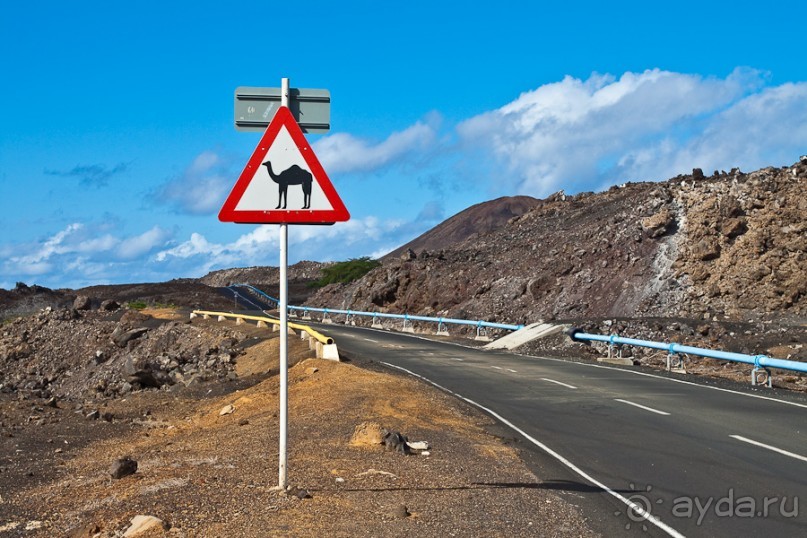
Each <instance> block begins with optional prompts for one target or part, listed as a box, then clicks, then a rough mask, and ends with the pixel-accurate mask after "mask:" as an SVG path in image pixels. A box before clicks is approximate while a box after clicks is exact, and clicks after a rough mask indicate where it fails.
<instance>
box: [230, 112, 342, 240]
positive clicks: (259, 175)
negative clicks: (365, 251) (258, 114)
mask: <svg viewBox="0 0 807 538" xmlns="http://www.w3.org/2000/svg"><path fill="white" fill-rule="evenodd" d="M348 219H350V213H348V211H347V209H346V208H345V204H343V203H342V199H341V198H339V195H338V194H337V193H336V190H335V189H334V188H333V184H331V180H330V179H328V175H327V174H326V173H325V170H323V168H322V165H321V164H320V163H319V160H318V159H317V156H316V155H314V151H313V150H312V149H311V146H310V145H309V144H308V141H307V140H306V139H305V136H304V135H303V132H302V131H301V130H300V126H299V125H297V122H296V121H294V116H292V114H291V111H289V109H288V108H286V107H280V109H279V110H278V111H277V113H276V114H275V117H274V118H273V119H272V122H271V123H270V124H269V127H267V128H266V132H264V134H263V137H261V141H260V142H259V143H258V147H256V148H255V151H254V152H253V153H252V157H250V159H249V161H248V162H247V166H246V167H245V168H244V171H243V172H241V176H240V177H239V178H238V181H236V182H235V186H233V190H232V191H231V192H230V195H229V196H228V197H227V200H225V202H224V205H223V206H222V207H221V211H219V220H220V221H222V222H238V223H249V224H281V223H289V224H333V223H334V222H342V221H346V220H348Z"/></svg>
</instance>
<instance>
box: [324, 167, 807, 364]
mask: <svg viewBox="0 0 807 538" xmlns="http://www.w3.org/2000/svg"><path fill="white" fill-rule="evenodd" d="M805 179H807V162H800V163H796V164H795V165H793V166H789V167H784V168H765V169H763V170H759V171H756V172H752V173H748V174H746V173H742V172H740V171H739V170H736V169H735V170H732V171H731V172H730V173H725V172H715V173H714V174H713V175H711V176H709V177H705V176H704V175H703V174H702V173H701V171H700V170H694V171H693V173H692V174H691V175H686V176H678V177H675V178H672V179H670V180H668V181H665V182H662V183H626V184H624V185H620V186H614V187H612V188H610V189H608V190H607V191H605V192H601V193H597V194H594V193H581V194H578V195H576V196H567V195H565V194H564V193H562V192H561V193H557V194H555V195H552V196H550V197H549V198H547V199H545V200H540V201H539V203H538V204H537V205H536V206H535V207H533V208H532V209H531V210H529V211H527V212H526V213H524V214H523V215H521V216H518V217H514V218H512V219H510V220H509V221H508V222H507V223H506V224H504V225H502V226H500V227H499V228H498V229H495V230H493V231H491V232H490V233H480V234H476V235H473V236H472V237H470V238H469V239H467V240H465V241H464V242H461V243H458V244H444V245H442V246H441V248H439V249H434V250H429V249H424V250H421V251H419V252H404V253H403V254H402V255H401V256H399V257H398V258H394V259H385V260H384V263H383V265H382V266H381V267H378V268H376V269H374V270H373V271H371V272H370V273H368V274H367V275H366V276H365V277H364V278H362V279H361V280H358V281H356V282H353V283H351V284H348V285H329V286H326V287H325V288H323V289H321V290H320V291H319V292H318V293H317V294H316V295H315V296H314V297H312V298H311V299H310V301H309V304H311V305H312V306H314V305H315V306H328V307H330V308H341V309H351V310H364V311H380V312H386V311H389V312H396V313H409V314H418V315H427V316H444V317H453V318H463V319H484V320H487V321H496V322H502V323H532V322H535V321H538V320H541V319H543V320H556V321H558V322H566V323H570V324H575V325H579V324H586V323H587V324H588V325H587V327H588V328H589V330H592V332H599V333H612V332H614V328H616V327H615V326H614V324H615V323H620V324H621V326H620V327H619V328H620V329H622V330H623V331H624V332H622V333H620V334H625V335H626V336H631V337H636V338H647V339H661V340H673V341H682V340H683V341H686V342H687V343H693V344H694V345H698V344H699V343H700V344H703V345H707V346H708V347H723V348H725V347H728V346H736V347H735V348H734V350H736V351H741V352H742V351H747V352H749V353H768V352H770V351H771V350H773V351H776V352H777V353H778V354H777V355H775V356H780V357H782V358H787V356H790V357H791V358H801V359H807V351H805V348H804V343H805V340H807V338H805V336H806V335H807V329H806V328H805V323H806V322H807V301H805V297H806V296H807V268H805V267H806V266H805V261H807V201H806V200H805V199H804V197H803V195H802V193H803V191H804V188H805V182H806V181H805ZM453 225H456V223H454V224H453ZM649 318H652V319H655V320H661V321H655V322H650V323H648V322H643V321H641V320H645V319H649ZM631 320H633V321H631ZM665 320H667V321H665Z"/></svg>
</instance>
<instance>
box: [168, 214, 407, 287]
mask: <svg viewBox="0 0 807 538" xmlns="http://www.w3.org/2000/svg"><path fill="white" fill-rule="evenodd" d="M407 232H408V223H406V222H404V221H400V220H394V219H390V220H381V219H379V218H377V217H372V216H371V217H365V218H352V219H351V220H349V221H347V222H342V223H338V224H335V225H333V226H290V227H289V260H290V262H291V263H294V262H295V261H299V260H303V259H316V260H320V261H327V260H343V259H348V258H353V257H358V256H365V255H368V254H370V253H372V252H374V251H375V250H377V249H378V248H379V246H378V245H379V244H381V243H386V242H388V241H390V240H392V241H393V242H394V241H395V240H394V237H396V235H398V234H407ZM398 244H400V243H398ZM279 245H280V236H279V231H278V226H275V225H264V226H258V227H256V228H255V229H253V230H252V231H250V232H248V233H246V234H243V235H241V236H239V237H237V238H236V239H235V240H233V241H232V242H229V243H216V242H211V241H209V240H208V239H207V238H206V237H204V236H203V235H202V234H200V233H192V234H191V236H190V238H189V239H188V240H187V241H184V242H182V243H180V244H177V245H175V246H173V247H171V248H168V249H165V250H162V251H160V252H158V253H157V254H156V257H155V259H156V261H157V262H159V263H163V264H167V265H172V266H175V267H185V268H187V271H188V274H195V275H197V276H201V275H203V274H205V273H207V272H208V271H210V270H212V269H218V268H224V267H243V266H248V265H274V266H277V265H278V260H279ZM396 246H397V245H396ZM389 250H391V249H389Z"/></svg>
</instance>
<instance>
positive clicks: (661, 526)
mask: <svg viewBox="0 0 807 538" xmlns="http://www.w3.org/2000/svg"><path fill="white" fill-rule="evenodd" d="M381 364H384V365H386V366H389V367H390V368H395V369H396V370H401V371H402V372H406V373H407V374H409V375H411V376H414V377H416V378H418V379H422V380H423V381H425V382H426V383H429V384H430V385H432V386H435V387H437V388H438V389H440V390H442V391H445V392H447V393H448V394H451V395H452V396H455V397H457V398H459V399H460V400H462V401H464V402H467V403H469V404H471V405H473V406H474V407H477V408H479V409H481V410H482V411H484V412H486V413H488V414H489V415H491V416H492V417H494V418H495V419H496V420H498V421H499V422H501V423H502V424H504V425H506V426H508V427H509V428H510V429H512V430H514V431H515V432H517V433H518V434H520V435H522V436H523V437H524V438H525V439H527V440H528V441H529V442H531V443H532V444H534V445H535V446H537V447H538V448H540V449H541V450H543V451H544V452H546V453H547V454H549V455H550V456H552V457H553V458H555V459H556V460H558V461H559V462H560V463H562V464H563V465H565V466H566V467H568V468H569V469H571V470H572V471H573V472H575V473H577V475H578V476H580V477H581V478H583V479H584V480H588V481H589V482H590V483H591V484H593V485H595V486H597V487H598V488H600V489H602V490H603V491H605V492H606V493H608V494H609V495H612V496H613V497H616V498H617V499H619V500H620V501H622V502H623V503H625V505H627V506H628V507H629V508H630V509H632V510H633V511H634V512H635V513H637V514H639V515H641V516H644V518H645V519H644V521H647V522H649V523H651V524H653V525H655V526H656V527H658V528H659V529H661V530H662V531H664V532H666V533H667V534H669V535H670V536H675V537H676V538H679V537H680V538H683V537H684V535H683V534H681V533H680V532H678V531H677V530H675V529H673V528H672V527H670V526H669V525H667V524H666V523H664V522H663V521H661V520H660V519H659V518H658V516H653V515H651V514H650V513H648V512H647V510H645V509H644V507H642V506H641V505H640V504H638V503H635V502H633V501H631V500H630V499H628V498H627V497H625V496H623V495H620V494H619V493H618V492H616V491H614V490H612V489H611V488H609V487H608V486H606V485H605V484H603V483H602V482H600V481H599V480H595V479H594V478H593V477H591V476H589V475H588V474H586V472H585V471H583V470H582V469H580V468H579V467H578V466H577V465H575V464H574V463H572V462H571V461H569V460H567V459H566V458H564V457H563V456H561V455H560V454H558V453H557V452H555V451H554V450H552V449H551V448H549V447H548V446H546V445H545V444H543V443H542V442H540V441H539V440H537V439H535V438H534V437H532V436H531V435H529V434H528V433H527V432H525V431H524V430H522V429H521V428H519V427H518V426H516V425H515V424H513V423H512V422H510V421H509V420H507V419H506V418H504V417H503V416H501V415H500V414H498V413H496V412H495V411H493V410H491V409H488V408H487V407H485V406H484V405H481V404H478V403H476V402H475V401H473V400H471V399H469V398H466V397H465V396H462V395H461V394H458V393H456V392H454V391H452V390H449V389H447V388H445V387H444V386H442V385H439V384H437V383H435V382H434V381H432V380H431V379H428V378H426V377H423V376H422V375H420V374H416V373H415V372H413V371H411V370H407V369H406V368H402V367H401V366H396V365H394V364H390V363H388V362H383V361H382V362H381Z"/></svg>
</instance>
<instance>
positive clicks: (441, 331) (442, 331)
mask: <svg viewBox="0 0 807 538" xmlns="http://www.w3.org/2000/svg"><path fill="white" fill-rule="evenodd" d="M437 336H448V329H446V324H445V323H443V318H440V320H439V321H438V322H437Z"/></svg>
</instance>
